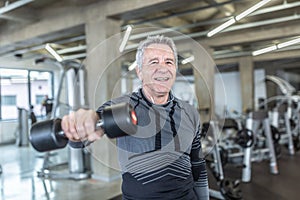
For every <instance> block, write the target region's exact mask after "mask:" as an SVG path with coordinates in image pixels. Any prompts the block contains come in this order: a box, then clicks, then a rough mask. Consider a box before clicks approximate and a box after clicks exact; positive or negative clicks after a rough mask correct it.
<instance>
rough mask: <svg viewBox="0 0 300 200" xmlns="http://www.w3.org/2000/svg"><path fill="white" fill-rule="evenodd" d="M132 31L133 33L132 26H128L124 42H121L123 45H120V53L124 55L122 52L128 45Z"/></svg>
mask: <svg viewBox="0 0 300 200" xmlns="http://www.w3.org/2000/svg"><path fill="white" fill-rule="evenodd" d="M131 31H132V26H130V25H128V26H127V29H126V31H125V34H124V37H123V40H122V42H121V45H120V47H119V51H120V53H122V52H123V51H124V50H125V46H126V44H127V42H128V39H129V36H130V33H131Z"/></svg>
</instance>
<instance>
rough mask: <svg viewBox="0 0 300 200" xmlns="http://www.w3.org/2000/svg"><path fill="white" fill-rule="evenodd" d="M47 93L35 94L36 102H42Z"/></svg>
mask: <svg viewBox="0 0 300 200" xmlns="http://www.w3.org/2000/svg"><path fill="white" fill-rule="evenodd" d="M44 97H45V95H35V104H42V101H43V99H44Z"/></svg>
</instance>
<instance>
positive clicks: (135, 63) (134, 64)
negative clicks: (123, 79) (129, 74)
mask: <svg viewBox="0 0 300 200" xmlns="http://www.w3.org/2000/svg"><path fill="white" fill-rule="evenodd" d="M136 67H137V62H136V60H135V61H134V62H133V63H132V64H131V65H130V66H129V67H128V71H132V70H134V69H135V68H136Z"/></svg>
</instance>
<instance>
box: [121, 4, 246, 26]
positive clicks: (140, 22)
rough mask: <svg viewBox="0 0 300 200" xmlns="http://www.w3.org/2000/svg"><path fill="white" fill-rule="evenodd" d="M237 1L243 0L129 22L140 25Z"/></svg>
mask: <svg viewBox="0 0 300 200" xmlns="http://www.w3.org/2000/svg"><path fill="white" fill-rule="evenodd" d="M238 1H244V0H231V1H225V2H222V3H217V4H211V5H208V6H200V7H196V8H193V9H190V10H185V11H181V12H176V14H172V15H167V16H162V17H155V18H151V19H148V20H141V21H137V22H134V23H130V24H131V25H140V24H145V23H150V22H155V21H160V20H163V19H167V18H170V17H179V16H182V15H187V14H190V13H193V12H197V11H200V10H206V9H209V8H215V7H220V6H224V5H226V4H230V3H235V2H238ZM126 26H127V25H124V26H122V29H124V28H125V29H126Z"/></svg>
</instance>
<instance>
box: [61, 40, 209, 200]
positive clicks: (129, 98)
mask: <svg viewBox="0 0 300 200" xmlns="http://www.w3.org/2000/svg"><path fill="white" fill-rule="evenodd" d="M136 61H137V65H138V67H137V68H136V73H137V76H138V78H139V79H140V80H141V83H142V86H141V88H139V89H138V90H137V91H135V92H133V93H131V94H128V95H124V96H121V97H119V98H116V99H112V100H110V101H108V102H106V103H105V104H103V105H102V106H101V107H100V108H98V110H97V111H93V110H83V109H80V110H78V111H77V112H74V113H71V114H70V115H67V116H64V117H63V120H62V128H63V130H64V132H65V134H66V136H67V137H68V138H69V139H70V140H72V141H80V140H89V141H95V140H98V139H100V138H101V137H102V136H103V134H104V133H103V130H95V124H96V121H97V120H99V116H100V113H101V112H102V111H103V109H104V108H105V107H106V106H109V105H112V104H116V103H121V102H128V103H129V104H130V105H131V106H132V107H133V108H134V110H135V112H136V115H137V118H138V129H137V133H136V134H134V135H128V136H125V137H120V138H117V146H118V151H119V163H120V166H121V169H122V178H123V182H122V193H123V199H135V200H143V199H159V200H163V199H172V200H175V199H180V200H185V199H187V200H188V199H189V200H197V199H201V200H202V199H209V194H208V179H207V171H206V166H205V160H204V158H203V157H202V150H201V142H200V138H201V135H200V118H199V114H198V112H197V110H196V109H195V108H194V107H192V106H191V105H189V104H188V103H186V102H184V101H181V100H179V99H177V98H176V97H175V96H174V95H173V94H172V92H171V88H172V86H173V84H174V82H175V79H176V71H177V50H176V47H175V44H174V42H173V41H172V40H171V39H170V38H168V37H164V36H151V37H148V38H147V39H146V40H144V41H142V42H141V43H140V44H139V47H138V49H137V53H136Z"/></svg>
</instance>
